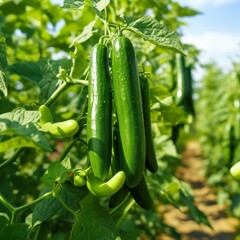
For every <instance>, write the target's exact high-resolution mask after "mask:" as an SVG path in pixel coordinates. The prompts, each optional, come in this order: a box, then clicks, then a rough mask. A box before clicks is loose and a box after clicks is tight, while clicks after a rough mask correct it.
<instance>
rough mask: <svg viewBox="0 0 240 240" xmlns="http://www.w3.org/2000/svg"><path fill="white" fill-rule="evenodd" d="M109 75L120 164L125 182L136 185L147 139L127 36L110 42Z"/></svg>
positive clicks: (141, 173)
mask: <svg viewBox="0 0 240 240" xmlns="http://www.w3.org/2000/svg"><path fill="white" fill-rule="evenodd" d="M112 76H113V90H114V99H115V105H116V113H117V119H118V124H119V133H120V145H121V147H120V151H119V152H120V155H121V156H120V165H121V169H122V170H123V171H124V172H125V173H126V184H127V186H129V187H135V186H136V185H137V184H138V183H139V182H140V180H141V178H142V176H143V171H144V168H145V158H146V142H145V129H144V120H143V110H142V99H141V90H140V82H139V76H138V66H137V60H136V56H135V51H134V47H133V45H132V43H131V41H130V40H129V39H128V38H127V37H124V36H121V37H118V38H117V39H116V40H115V41H114V43H113V46H112Z"/></svg>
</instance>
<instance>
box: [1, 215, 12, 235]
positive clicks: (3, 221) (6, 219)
mask: <svg viewBox="0 0 240 240" xmlns="http://www.w3.org/2000/svg"><path fill="white" fill-rule="evenodd" d="M9 221H10V218H9V216H8V215H7V214H6V213H3V212H0V232H1V231H2V229H3V228H4V226H6V225H7V223H8V222H9Z"/></svg>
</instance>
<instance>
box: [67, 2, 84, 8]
mask: <svg viewBox="0 0 240 240" xmlns="http://www.w3.org/2000/svg"><path fill="white" fill-rule="evenodd" d="M83 6H84V0H64V2H63V8H70V9H81V8H82V7H83Z"/></svg>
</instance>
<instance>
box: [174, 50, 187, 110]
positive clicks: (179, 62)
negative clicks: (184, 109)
mask: <svg viewBox="0 0 240 240" xmlns="http://www.w3.org/2000/svg"><path fill="white" fill-rule="evenodd" d="M176 69H177V88H176V90H177V91H176V96H175V102H176V104H177V105H178V106H181V105H183V103H184V101H185V99H186V96H187V94H188V93H187V91H188V90H189V89H188V87H187V85H186V78H187V75H186V66H185V58H184V56H183V55H181V54H180V53H177V54H176Z"/></svg>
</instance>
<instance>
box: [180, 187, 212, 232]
mask: <svg viewBox="0 0 240 240" xmlns="http://www.w3.org/2000/svg"><path fill="white" fill-rule="evenodd" d="M180 200H181V202H182V203H184V205H185V206H187V208H188V212H189V214H190V215H191V216H192V217H193V219H194V221H196V222H197V223H199V224H200V223H203V224H205V225H207V226H209V227H210V228H212V226H211V224H210V222H209V221H208V218H207V216H206V215H205V214H204V213H203V212H202V211H201V210H199V209H198V208H197V207H196V206H195V205H194V201H193V198H192V197H191V196H190V195H189V193H187V192H186V191H182V190H180Z"/></svg>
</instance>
